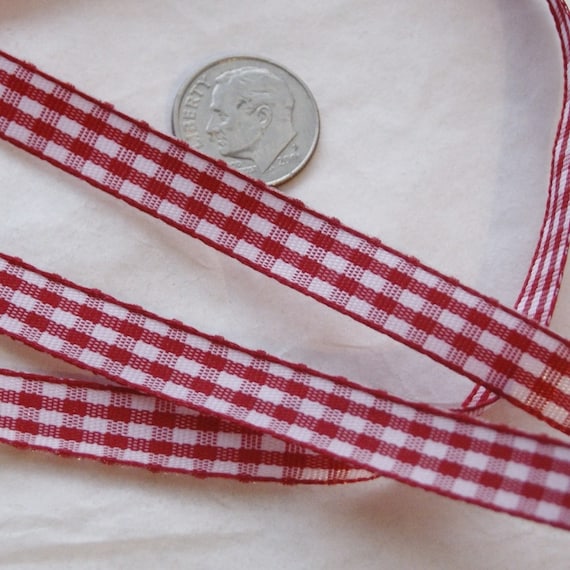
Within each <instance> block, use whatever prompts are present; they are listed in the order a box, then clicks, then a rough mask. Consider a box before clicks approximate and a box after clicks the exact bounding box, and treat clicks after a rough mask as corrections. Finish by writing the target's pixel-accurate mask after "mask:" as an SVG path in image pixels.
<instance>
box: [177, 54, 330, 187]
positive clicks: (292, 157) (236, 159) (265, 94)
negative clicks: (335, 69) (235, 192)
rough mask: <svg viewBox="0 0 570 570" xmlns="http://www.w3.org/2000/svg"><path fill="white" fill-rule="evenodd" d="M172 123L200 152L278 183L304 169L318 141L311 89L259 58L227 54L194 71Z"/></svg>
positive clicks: (185, 86)
mask: <svg viewBox="0 0 570 570" xmlns="http://www.w3.org/2000/svg"><path fill="white" fill-rule="evenodd" d="M172 125H173V130H174V134H175V135H176V136H177V137H179V138H181V139H183V140H185V141H186V142H187V143H188V144H189V145H190V146H192V147H193V148H195V149H196V150H199V151H201V152H203V153H205V154H207V155H209V156H212V157H214V158H219V159H222V160H224V161H225V162H227V163H228V164H229V165H230V166H232V167H233V168H235V169H236V170H239V171H241V172H243V173H245V174H248V175H249V176H252V177H254V178H260V179H261V180H263V181H264V182H266V183H267V184H270V185H274V186H276V185H278V184H281V183H282V182H285V181H286V180H289V179H290V178H291V177H292V176H294V175H295V174H296V173H297V172H299V170H301V169H302V168H303V166H305V164H306V163H307V161H308V160H309V159H310V158H311V155H312V154H313V151H314V150H315V147H316V145H317V140H318V138H319V112H318V109H317V104H316V102H315V100H314V98H313V96H312V94H311V92H310V91H309V89H308V88H307V86H306V85H305V84H304V83H303V82H302V81H300V80H299V79H298V78H297V77H295V76H294V75H293V74H292V73H291V72H289V71H287V70H286V69H285V68H283V67H281V66H279V65H277V64H275V63H272V62H270V61H267V60H265V59H260V58H255V57H229V58H225V59H221V60H218V61H215V62H213V63H211V64H209V65H207V66H206V67H204V68H202V69H200V70H199V71H197V72H196V74H195V75H194V76H193V77H192V78H191V79H190V80H189V81H187V82H186V83H185V84H184V85H183V86H182V88H181V89H180V91H179V92H178V95H177V96H176V99H175V101H174V109H173V113H172Z"/></svg>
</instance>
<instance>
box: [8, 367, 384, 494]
mask: <svg viewBox="0 0 570 570" xmlns="http://www.w3.org/2000/svg"><path fill="white" fill-rule="evenodd" d="M0 406H1V408H0V409H1V410H2V415H1V416H0V441H2V442H4V443H10V444H12V445H15V446H18V447H25V448H30V449H36V450H47V451H52V452H55V453H57V454H58V455H64V456H65V455H68V456H72V457H84V458H89V459H97V460H99V461H103V462H104V463H119V464H123V465H134V466H137V467H145V468H147V469H150V470H152V471H171V472H178V473H191V474H192V475H195V476H197V477H206V476H219V477H232V478H237V479H239V480H240V481H279V482H281V483H330V482H331V481H333V482H335V483H337V482H349V481H361V480H364V479H370V478H371V477H372V476H373V475H372V474H371V473H369V472H367V471H364V470H362V469H356V468H355V469H351V468H350V467H347V465H346V464H344V463H342V462H340V461H338V460H335V459H331V458H329V457H327V456H324V455H321V454H317V453H315V452H312V451H311V450H309V449H307V448H305V447H300V446H298V445H293V444H290V443H287V442H284V441H282V440H279V439H276V438H274V437H272V436H270V435H267V434H264V433H262V432H258V431H254V430H249V429H247V428H244V427H242V426H239V425H237V424H235V423H233V422H227V421H224V420H221V419H219V418H217V417H215V416H213V415H211V414H210V415H204V414H200V413H199V412H196V411H194V410H190V409H188V408H185V407H181V406H177V405H175V404H172V403H171V402H169V401H166V400H164V399H158V398H154V397H151V396H145V395H143V394H141V393H139V392H134V391H132V390H127V389H124V388H119V387H117V386H113V385H109V386H101V385H97V384H93V385H90V384H86V383H80V382H77V381H66V380H63V379H61V378H51V377H47V376H31V375H26V374H16V373H14V372H10V371H8V370H3V371H0Z"/></svg>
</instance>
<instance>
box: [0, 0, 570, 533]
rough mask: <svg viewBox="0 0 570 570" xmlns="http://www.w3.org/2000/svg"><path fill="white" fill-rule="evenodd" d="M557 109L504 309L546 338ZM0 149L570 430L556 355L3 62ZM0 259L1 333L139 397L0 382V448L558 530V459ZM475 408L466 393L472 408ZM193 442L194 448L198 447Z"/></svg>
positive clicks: (434, 281) (474, 306)
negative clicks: (539, 214) (434, 503)
mask: <svg viewBox="0 0 570 570" xmlns="http://www.w3.org/2000/svg"><path fill="white" fill-rule="evenodd" d="M549 5H550V7H551V10H552V13H553V15H554V18H555V22H556V24H557V27H558V30H559V33H560V37H561V43H562V48H563V54H564V65H565V75H564V80H565V86H566V85H567V67H568V53H569V50H570V48H569V40H568V22H569V17H568V13H567V9H566V6H565V4H564V3H563V2H561V1H555V0H550V1H549ZM569 109H570V103H569V101H568V96H567V92H566V91H565V98H564V109H563V115H562V119H561V123H560V128H559V132H558V135H557V140H556V144H555V149H554V152H553V172H552V180H551V185H550V190H549V199H548V207H547V212H546V217H545V223H544V226H543V229H542V232H541V237H540V241H539V244H538V246H537V250H536V254H535V257H534V262H533V266H532V268H531V271H530V273H529V276H528V279H527V281H526V283H525V286H524V288H523V292H522V293H521V297H520V300H519V304H518V305H517V308H518V309H519V310H520V311H522V312H525V313H527V314H529V315H531V316H533V317H534V318H536V319H539V320H541V321H542V322H543V323H546V322H547V321H548V319H549V316H550V314H551V312H552V309H553V306H554V300H555V298H556V295H557V292H558V286H559V282H560V276H561V271H562V268H563V266H564V264H565V260H566V253H567V246H568V224H569V219H568V212H567V208H568V189H567V186H568V185H567V174H568V172H567V170H568V166H567V163H568V160H567V155H568V152H567V139H568V128H569V127H568V116H569ZM0 136H2V137H3V138H4V139H6V140H8V141H10V142H12V143H14V144H16V145H18V146H20V147H22V148H24V149H26V150H27V151H29V152H32V153H34V154H36V155H38V156H40V157H41V158H43V159H45V160H48V161H50V162H52V163H53V164H55V165H56V166H58V167H60V168H62V169H64V170H66V171H68V172H70V173H72V174H73V175H75V176H78V177H80V178H83V179H85V180H87V181H88V182H90V183H91V184H92V185H94V186H96V187H98V188H100V189H103V190H104V191H106V192H108V193H110V194H112V195H115V196H117V197H119V198H121V199H123V200H124V201H126V202H128V203H130V204H132V205H134V206H135V207H137V208H139V209H141V210H143V211H146V212H148V213H150V214H152V215H154V216H156V217H158V218H161V219H162V220H164V221H165V222H167V223H169V224H171V225H173V226H175V227H177V228H178V229H180V230H182V231H184V232H185V233H187V234H189V235H191V236H194V237H197V238H198V239H201V240H202V241H204V242H205V243H208V244H209V245H212V246H213V247H216V248H217V249H219V250H220V251H223V252H225V253H227V254H229V255H231V256H233V257H235V258H236V259H238V260H240V261H242V262H243V263H245V264H246V265H249V266H251V267H253V268H255V269H256V270H258V271H261V272H262V273H265V274H266V275H268V276H271V277H273V278H275V279H277V280H278V281H280V282H282V283H284V284H287V285H289V286H291V287H293V288H295V289H297V290H299V291H301V292H303V293H305V294H307V295H310V296H312V297H314V298H315V299H317V300H319V301H321V302H323V303H324V304H326V305H328V306H330V307H332V308H335V309H336V310H338V311H340V312H342V313H345V314H347V315H349V316H351V317H353V318H355V319H356V320H359V321H361V322H364V323H366V324H367V325H369V326H370V327H372V328H374V329H376V330H378V331H381V332H383V333H385V334H388V335H390V336H391V337H393V338H395V339H397V340H400V341H401V342H404V343H405V344H407V345H408V346H410V347H412V348H415V349H416V350H418V351H421V352H423V353H425V354H427V355H429V356H430V357H432V358H433V359H434V360H436V361H438V362H441V363H442V364H444V365H445V366H448V367H449V368H451V369H453V370H456V371H457V372H459V373H461V374H463V375H465V376H467V377H469V378H471V379H473V380H474V381H475V382H477V383H479V384H480V385H481V386H483V387H485V388H488V389H491V390H493V392H495V393H496V394H500V395H503V396H505V397H506V398H508V399H510V400H511V401H513V402H514V403H516V404H517V405H519V406H521V407H523V408H524V409H527V410H528V411H530V412H531V413H533V414H535V415H536V416H538V417H541V418H543V419H545V420H546V421H548V422H549V423H551V424H552V425H554V426H556V427H558V428H559V429H561V430H563V431H566V432H570V415H569V414H570V379H569V374H570V364H569V355H570V345H569V343H568V342H567V341H565V340H564V339H561V338H559V337H557V336H556V335H554V334H553V333H551V332H549V331H548V330H547V329H545V328H544V327H543V326H541V325H539V324H538V323H536V322H535V321H532V320H530V319H529V318H527V317H526V316H524V315H522V314H520V313H517V312H516V311H513V310H510V309H508V308H506V307H502V306H501V305H500V304H499V303H497V302H496V301H494V300H492V299H489V298H487V297H485V296H482V295H480V294H478V293H477V292H475V291H473V290H470V289H468V288H466V287H464V286H462V285H461V284H460V283H458V282H457V281H456V280H454V279H452V278H449V277H446V276H443V275H441V274H439V273H438V272H436V271H434V270H432V269H430V268H428V267H426V266H424V265H422V264H421V263H419V262H418V261H417V260H415V259H412V258H409V257H406V256H404V255H402V254H400V253H398V252H396V251H394V250H392V249H390V248H388V247H386V246H384V245H382V244H381V243H379V242H378V240H376V239H374V238H370V237H367V236H364V235H362V234H360V233H358V232H356V231H354V230H351V229H350V228H347V227H345V226H343V225H342V224H341V223H340V222H338V221H337V220H333V219H328V218H326V217H324V216H322V215H320V214H318V213H317V212H314V211H311V210H309V209H307V208H306V207H305V206H303V204H301V203H299V202H297V201H294V200H291V199H288V198H286V197H285V196H283V195H281V194H278V193H276V192H274V191H272V190H271V189H268V188H266V187H264V186H263V185H262V184H261V183H259V182H256V181H253V180H250V179H248V178H246V177H244V176H241V175H239V174H237V173H234V172H232V171H231V170H230V169H229V168H228V167H227V166H226V165H224V164H221V163H219V162H216V161H212V160H211V159H208V158H207V157H204V156H202V155H200V154H198V153H196V152H194V151H192V150H190V149H189V148H188V147H187V146H186V145H185V144H184V143H181V142H179V141H175V140H172V139H170V138H168V137H166V136H164V135H161V134H159V133H157V132H155V131H153V130H152V129H150V128H149V127H148V126H147V125H144V124H142V123H140V122H137V121H134V120H132V119H130V118H128V117H126V116H125V115H122V114H120V113H118V112H116V111H114V110H112V109H111V108H110V107H109V106H108V105H105V104H101V103H99V102H97V101H95V100H93V99H92V98H90V97H88V96H86V95H84V94H81V93H79V92H78V91H77V90H76V89H74V88H73V87H71V86H69V85H66V84H63V83H61V82H59V81H58V80H56V79H54V78H51V77H49V76H47V75H45V74H43V73H41V72H39V71H37V70H35V69H34V68H33V67H32V66H30V65H28V64H25V63H22V62H19V61H18V60H16V59H15V58H13V57H11V56H9V55H7V54H1V53H0ZM0 260H1V261H0V289H1V294H0V315H1V316H0V330H2V331H3V332H4V333H5V334H8V335H10V336H11V337H13V338H15V339H17V340H20V341H22V342H24V343H27V344H29V345H31V346H34V347H36V348H39V349H40V350H43V351H45V352H48V353H51V354H53V355H56V356H58V357H60V358H62V359H65V360H67V361H70V362H72V363H74V364H76V365H77V366H80V367H83V368H86V369H88V370H92V371H94V372H97V373H99V374H101V375H103V376H105V377H107V378H108V379H111V380H114V381H116V382H119V383H121V384H124V385H127V386H129V387H130V388H131V389H133V390H136V391H137V394H135V393H132V392H126V391H124V390H117V389H112V388H96V387H86V386H79V385H72V384H70V383H65V382H64V383H62V384H61V386H60V387H59V388H54V386H57V384H54V382H53V381H52V380H49V379H47V380H45V379H42V380H43V381H39V380H38V381H36V380H35V379H33V378H30V377H25V376H20V377H18V376H17V375H14V374H10V373H6V374H4V376H3V378H4V380H3V381H6V378H8V379H9V380H10V381H11V382H12V383H13V385H16V388H15V389H14V390H12V389H11V388H10V386H9V382H8V384H5V386H6V387H5V388H1V387H0V394H3V396H2V397H5V398H7V399H6V400H5V401H4V402H5V406H4V405H3V408H4V407H6V409H7V410H10V413H9V414H7V416H6V418H5V419H4V420H3V423H2V426H3V428H2V430H0V438H1V439H3V440H4V441H11V442H13V443H16V444H20V445H27V446H31V447H35V448H40V449H44V448H45V449H47V448H49V449H52V450H54V451H56V452H59V453H64V454H65V453H73V454H77V455H83V456H89V457H98V458H100V459H103V460H108V461H118V462H122V463H132V464H138V465H146V466H148V467H150V468H160V469H166V470H168V469H171V470H181V471H186V472H192V473H196V474H206V473H208V474H215V475H225V476H233V477H238V478H242V479H279V480H285V481H290V482H292V481H303V480H304V481H318V480H321V478H323V477H324V478H325V479H326V481H327V482H331V481H332V482H335V481H340V480H350V479H359V478H366V477H369V476H373V475H378V474H384V475H388V476H390V477H393V478H395V479H398V480H401V481H404V482H407V483H409V484H412V485H420V486H422V487H424V488H426V489H431V490H434V491H436V492H439V493H442V494H445V495H448V496H451V497H455V498H459V499H463V500H466V501H470V502H474V503H477V504H480V505H483V506H486V507H489V508H492V509H497V510H503V511H506V512H510V513H513V514H517V515H519V516H523V517H527V518H531V519H533V520H537V521H542V522H547V523H550V524H553V525H557V526H560V527H563V528H570V518H569V516H570V515H569V513H570V504H569V501H570V500H569V491H570V463H569V462H570V456H569V449H568V447H567V446H565V445H564V444H561V443H557V442H554V441H551V440H547V439H544V438H537V437H531V436H527V435H524V434H521V433H517V432H513V431H510V430H507V429H504V428H497V427H493V426H489V425H486V424H483V423H481V422H477V421H474V420H471V419H467V418H464V417H462V416H458V415H454V414H449V413H445V412H441V411H438V410H435V409H433V408H429V407H426V406H421V405H417V404H412V403H406V402H403V401H401V400H398V399H395V398H392V397H390V396H389V395H387V394H384V393H380V392H371V391H369V390H366V389H364V388H361V387H358V386H356V385H354V384H351V383H350V382H348V381H346V380H344V379H341V378H333V377H330V376H326V375H322V374H320V373H318V372H316V371H311V370H309V369H306V368H304V367H302V366H299V365H292V364H289V363H286V362H283V361H280V360H278V359H275V358H272V357H269V356H267V355H264V354H260V353H255V352H252V351H248V350H245V349H241V348H239V347H237V346H236V345H233V344H231V343H229V342H226V341H224V340H223V339H217V338H212V337H208V336H206V335H203V334H201V333H199V332H198V331H195V330H193V329H190V328H188V327H184V326H183V325H179V324H177V323H173V322H169V321H166V320H164V319H161V318H159V317H157V316H155V315H151V314H149V313H146V312H144V311H142V310H140V309H137V308H135V307H129V306H126V305H124V304H121V303H119V302H118V301H115V300H113V299H111V298H109V297H105V296H104V295H102V294H100V293H97V292H95V291H89V290H87V289H82V288H80V287H78V286H75V285H73V284H71V283H69V282H66V281H65V280H63V279H61V278H59V277H57V276H53V275H48V274H45V273H42V272H40V271H38V270H35V269H34V268H32V267H30V266H28V265H26V264H24V263H23V262H20V261H18V260H16V259H13V258H10V257H8V256H0ZM14 383H15V384H14ZM2 386H4V384H2ZM57 390H60V391H59V392H57ZM61 390H63V392H61ZM56 392H57V394H59V396H58V395H57V394H56ZM138 392H140V393H141V394H147V395H146V396H143V395H141V394H139V393H138ZM18 393H20V394H22V397H19V396H17V394H18ZM113 394H119V395H117V396H116V398H118V399H121V398H123V400H122V401H125V404H124V406H122V407H121V406H118V405H117V404H116V401H117V400H114V399H113V398H114V397H115V396H113ZM126 394H130V396H129V397H127V396H126ZM485 397H486V396H485V392H480V391H479V392H477V393H474V394H473V398H472V399H473V402H474V403H475V404H477V403H480V402H482V401H484V399H485ZM97 398H103V400H105V402H106V403H104V404H97V402H98V401H99V400H97ZM93 402H95V403H93ZM164 402H169V403H168V404H165V403H164ZM164 405H168V406H171V407H170V408H168V410H169V412H168V414H166V415H168V416H169V417H170V418H171V419H170V420H168V421H167V425H165V424H164V421H166V420H164V421H163V418H164V417H165V416H161V415H160V413H154V412H153V413H150V414H143V413H142V412H141V410H143V409H147V408H145V406H147V407H148V406H151V407H152V406H158V407H159V406H164ZM172 406H181V407H182V408H184V410H185V409H186V408H192V409H194V410H197V412H198V415H194V413H193V414H190V413H189V412H185V411H183V410H182V408H180V409H179V408H174V407H172ZM74 409H76V410H80V413H74V412H73V410H74ZM153 409H156V408H153ZM93 410H97V411H96V412H93V413H95V415H94V416H93V415H92V414H91V411H93ZM135 412H136V413H135ZM10 414H11V416H10ZM211 414H214V415H215V416H217V417H219V418H221V419H220V420H212V421H215V422H218V423H216V424H215V429H216V432H215V433H219V434H220V437H217V436H216V437H213V436H212V435H211V433H212V429H211V428H210V427H209V426H210V424H208V425H201V424H200V425H199V420H198V419H196V418H202V417H204V418H207V417H209V415H211ZM172 416H174V417H176V418H179V419H178V420H174V419H172ZM143 417H144V419H141V418H143ZM188 417H192V418H194V419H193V420H188V419H185V418H188ZM81 418H85V421H83V419H81ZM176 421H180V422H181V423H180V424H177V423H176ZM204 421H207V420H204ZM187 422H189V423H187ZM192 422H197V423H192ZM224 422H233V423H235V424H237V426H236V425H230V424H229V423H228V425H227V426H226V424H225V423H224ZM42 426H43V427H42ZM196 426H198V427H196ZM167 428H168V429H167ZM169 429H170V431H169ZM249 430H253V431H251V432H250V431H249ZM149 434H152V435H150V438H149ZM208 434H210V435H208ZM230 434H231V435H230ZM115 436H116V437H115ZM179 437H180V438H181V439H177V438H179ZM200 438H204V441H206V442H207V443H206V444H205V447H204V446H203V445H202V444H201V443H200V444H199V445H196V441H198V440H200ZM244 438H245V439H244ZM228 441H231V442H233V444H228ZM145 442H146V443H145ZM282 442H285V443H282ZM200 446H202V447H200ZM248 446H249V447H248ZM279 446H281V447H279ZM299 446H301V447H299ZM236 449H237V450H238V451H237V452H236V451H235V450H236ZM249 449H253V450H255V453H253V455H249V454H248V450H249ZM317 452H318V453H317ZM240 454H242V455H241V456H240ZM255 454H257V455H255ZM254 456H255V457H254ZM321 456H322V457H321ZM295 469H296V470H295Z"/></svg>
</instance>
